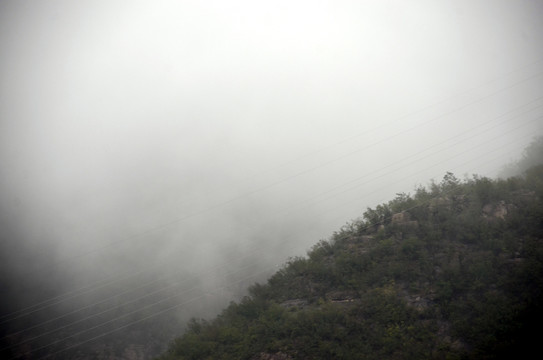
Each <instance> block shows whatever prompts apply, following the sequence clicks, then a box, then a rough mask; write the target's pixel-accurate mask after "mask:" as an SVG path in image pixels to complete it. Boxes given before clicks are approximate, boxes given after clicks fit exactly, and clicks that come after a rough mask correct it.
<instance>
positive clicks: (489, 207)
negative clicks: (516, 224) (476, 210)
mask: <svg viewBox="0 0 543 360" xmlns="http://www.w3.org/2000/svg"><path fill="white" fill-rule="evenodd" d="M515 208H516V206H515V205H513V204H506V203H505V201H500V202H498V203H493V204H486V205H485V206H483V209H482V216H483V217H484V218H485V219H487V220H498V219H499V220H505V217H506V216H507V214H509V213H510V212H511V211H512V210H514V209H515Z"/></svg>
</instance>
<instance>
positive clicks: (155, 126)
mask: <svg viewBox="0 0 543 360" xmlns="http://www.w3.org/2000/svg"><path fill="white" fill-rule="evenodd" d="M542 15H543V2H542V1H521V0H519V1H516V0H515V1H513V0H511V1H495V0H488V1H477V0H466V1H456V0H455V1H452V0H451V1H444V0H438V1H436V0H428V1H399V0H398V1H340V0H335V1H295V0H294V1H293V0H290V1H282V0H276V1H173V0H172V1H158V0H154V1H128V0H127V1H115V0H107V1H86V2H82V1H50V0H44V1H6V0H2V1H0V169H1V170H0V211H1V213H0V215H1V220H2V222H3V224H4V228H5V229H6V230H5V231H4V235H3V236H4V238H5V239H7V238H10V239H15V238H16V239H19V240H18V241H19V246H21V247H23V248H25V249H27V250H28V251H36V250H35V249H42V250H43V249H47V251H48V253H47V254H49V255H50V256H55V258H56V257H57V256H58V259H64V258H71V257H73V256H76V255H79V254H82V253H85V252H86V251H88V250H92V249H99V248H100V247H101V246H104V244H108V243H111V242H120V241H125V242H126V241H128V243H129V244H132V242H135V241H142V240H143V241H147V242H152V243H154V244H156V245H155V246H154V247H153V250H154V251H155V252H156V254H148V253H146V254H145V256H141V258H143V260H144V261H145V259H148V258H150V257H152V256H153V255H157V256H158V255H163V254H166V253H172V252H175V251H179V252H180V254H181V253H182V255H180V256H181V257H182V259H184V260H183V261H186V262H187V264H199V265H200V266H203V264H206V265H209V264H212V263H215V262H217V261H219V260H220V259H221V257H222V254H223V252H224V251H225V249H236V248H237V247H238V246H241V245H240V244H250V243H251V242H256V243H258V244H262V245H261V248H262V249H264V250H265V251H268V250H269V252H271V253H275V252H276V251H279V250H278V249H277V248H276V247H282V248H283V247H284V243H280V240H282V239H286V238H290V240H289V244H294V245H299V246H298V248H296V250H295V253H296V252H297V253H300V254H303V253H304V252H305V250H306V249H307V248H308V247H309V246H310V245H312V244H313V243H315V242H317V241H318V240H319V239H321V238H326V237H328V236H329V235H331V233H332V232H333V231H334V230H337V229H338V227H339V226H341V225H342V224H344V223H345V222H347V221H349V220H351V219H354V218H356V217H358V216H360V215H361V214H362V212H363V211H364V210H365V208H366V207H367V206H372V207H373V206H375V205H377V204H379V203H381V202H384V201H388V200H390V199H392V198H393V197H394V196H395V194H396V193H397V192H401V191H406V192H409V191H412V190H413V188H414V186H415V185H416V184H423V185H425V184H427V183H428V181H429V180H430V179H432V178H433V179H436V180H440V179H441V178H442V176H443V175H444V173H445V172H446V171H452V172H454V173H455V174H457V175H458V176H459V177H462V176H463V175H464V174H472V173H478V174H482V175H489V176H494V175H496V173H497V171H498V170H499V169H500V168H501V166H502V165H503V164H504V163H506V162H507V161H509V160H511V159H515V158H518V156H519V155H520V153H521V151H522V149H523V148H524V147H525V146H526V145H527V144H528V143H529V142H530V141H531V139H532V137H533V136H535V135H537V134H541V133H542V131H543V119H542V116H543V21H542ZM123 239H125V240H123ZM126 239H127V240H126ZM11 241H13V240H11ZM274 242H277V244H280V245H274ZM4 243H5V244H6V243H7V244H11V242H10V241H8V240H4ZM187 244H191V245H190V246H188V245H187ZM40 251H41V250H40ZM44 251H45V250H44ZM289 251H290V250H289ZM292 251H294V250H292ZM289 253H290V252H288V251H287V254H289ZM140 255H141V254H140ZM282 255H284V254H281V256H282ZM141 258H140V259H137V261H135V263H136V264H140V265H141V260H142V259H141ZM125 260H126V261H129V260H128V259H125ZM132 260H133V261H134V259H132Z"/></svg>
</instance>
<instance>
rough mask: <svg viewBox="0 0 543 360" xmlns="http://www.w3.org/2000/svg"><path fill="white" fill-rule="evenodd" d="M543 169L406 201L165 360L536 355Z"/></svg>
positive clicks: (383, 210)
mask: <svg viewBox="0 0 543 360" xmlns="http://www.w3.org/2000/svg"><path fill="white" fill-rule="evenodd" d="M542 197H543V165H539V166H535V167H532V168H530V169H528V170H527V171H526V172H525V174H524V176H522V177H514V178H509V179H507V180H502V179H500V180H491V179H488V178H484V177H478V176H474V177H473V178H471V179H466V180H463V181H461V180H459V179H457V178H456V177H455V176H454V175H453V174H451V173H447V174H446V175H445V176H444V178H443V180H442V181H441V182H440V183H433V184H431V185H430V186H429V188H422V187H421V188H418V189H416V191H415V193H414V195H410V194H398V195H397V197H396V198H395V199H393V200H392V201H390V202H388V203H386V204H382V205H379V206H377V207H376V208H375V209H367V211H366V212H365V213H364V215H363V218H362V219H360V220H357V221H354V222H352V223H349V224H347V225H345V226H344V227H343V228H341V229H340V230H339V231H338V232H336V233H334V234H333V236H332V237H331V238H330V239H328V240H326V241H325V240H322V241H320V242H319V243H317V244H316V245H315V246H314V247H313V248H312V249H311V250H310V251H309V252H308V254H307V257H298V258H293V259H291V260H290V261H288V263H287V264H285V266H284V267H283V268H282V269H281V270H279V271H278V272H277V273H275V274H274V275H273V276H272V277H271V278H270V279H269V280H268V282H267V283H266V284H255V285H254V286H252V287H251V288H250V289H249V294H250V295H249V296H247V297H245V298H244V299H243V300H242V301H241V302H239V303H231V304H230V306H228V307H227V308H226V309H225V310H224V311H223V312H222V313H221V314H220V315H219V316H218V317H217V318H215V319H213V320H211V321H206V320H197V319H193V320H192V321H191V322H190V323H189V324H188V326H187V330H186V332H185V333H184V334H183V335H182V336H181V337H179V338H177V339H176V340H175V341H173V342H172V344H171V345H170V348H169V350H168V352H167V353H165V354H163V355H162V356H161V357H160V358H159V359H161V360H169V359H497V358H507V359H509V358H517V357H519V356H522V354H527V353H529V352H530V351H533V350H534V349H535V348H536V343H535V338H536V336H537V333H538V332H537V331H536V330H533V329H537V327H536V326H535V325H538V323H539V322H540V320H541V319H542V316H541V315H542V304H543V246H542V245H543V203H542V201H541V199H542Z"/></svg>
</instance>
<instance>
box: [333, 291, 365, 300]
mask: <svg viewBox="0 0 543 360" xmlns="http://www.w3.org/2000/svg"><path fill="white" fill-rule="evenodd" d="M357 298H359V295H358V293H357V292H356V291H339V290H335V291H330V292H328V293H326V300H329V301H332V302H351V301H354V300H355V299H357Z"/></svg>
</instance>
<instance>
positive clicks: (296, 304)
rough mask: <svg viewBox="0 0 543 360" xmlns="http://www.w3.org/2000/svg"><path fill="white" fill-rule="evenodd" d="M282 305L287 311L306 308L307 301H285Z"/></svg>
mask: <svg viewBox="0 0 543 360" xmlns="http://www.w3.org/2000/svg"><path fill="white" fill-rule="evenodd" d="M280 305H281V306H282V307H284V308H287V309H288V308H293V307H296V308H304V307H305V306H306V305H307V301H306V300H304V299H291V300H286V301H283V302H282V303H281V304H280Z"/></svg>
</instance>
